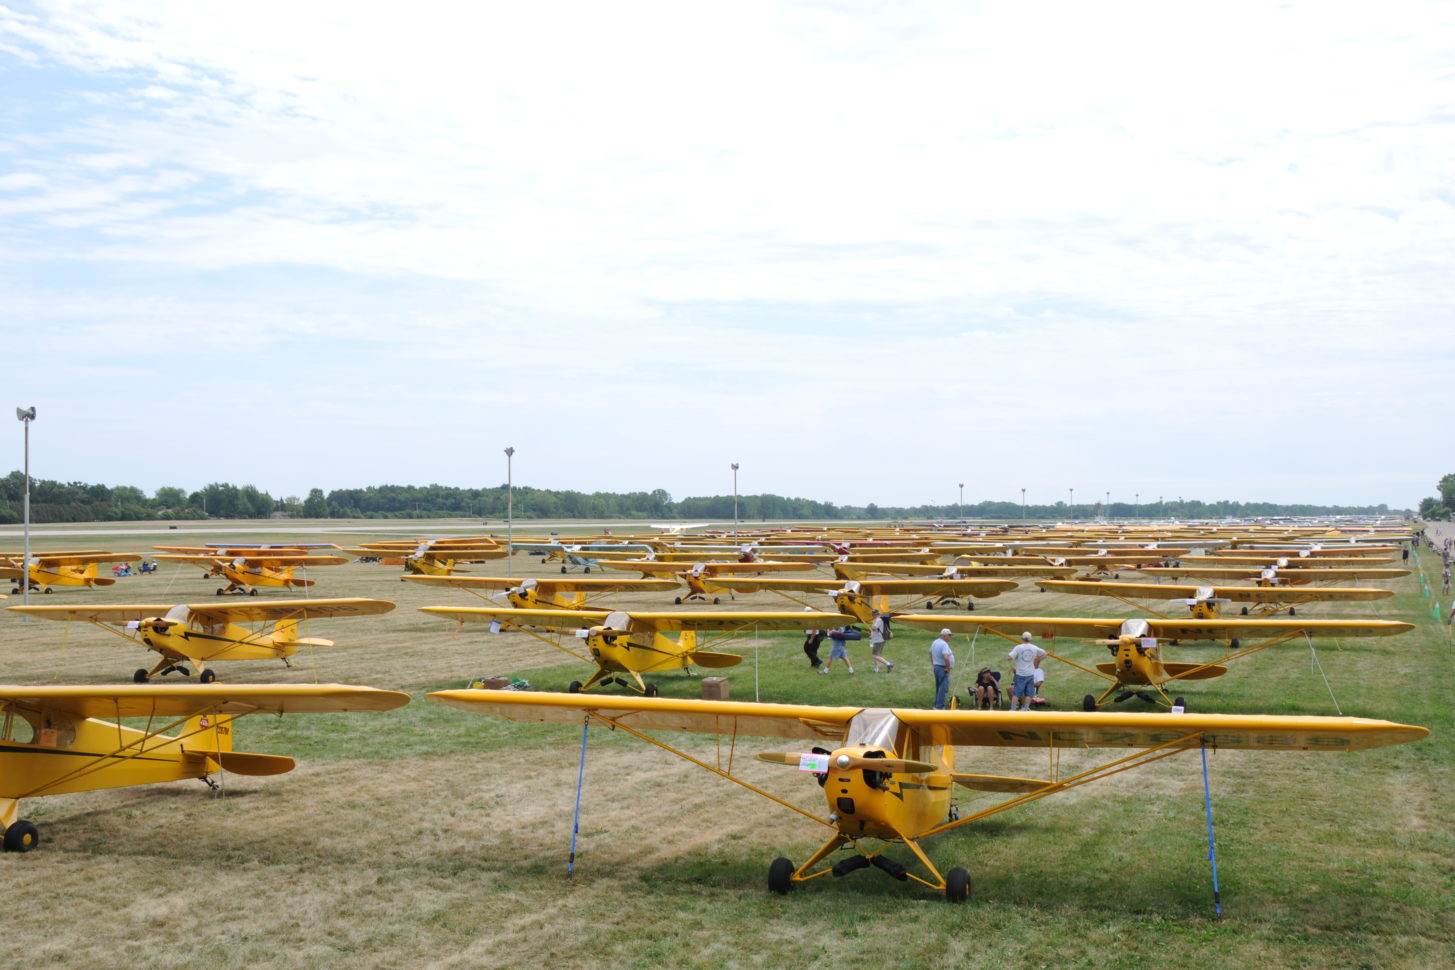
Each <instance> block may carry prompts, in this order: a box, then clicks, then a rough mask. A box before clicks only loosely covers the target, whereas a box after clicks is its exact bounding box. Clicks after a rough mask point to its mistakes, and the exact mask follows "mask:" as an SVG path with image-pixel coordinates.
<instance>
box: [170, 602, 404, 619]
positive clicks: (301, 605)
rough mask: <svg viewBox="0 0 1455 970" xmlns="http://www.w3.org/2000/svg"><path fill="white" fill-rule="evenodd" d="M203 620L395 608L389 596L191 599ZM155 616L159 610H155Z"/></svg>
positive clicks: (309, 616)
mask: <svg viewBox="0 0 1455 970" xmlns="http://www.w3.org/2000/svg"><path fill="white" fill-rule="evenodd" d="M187 609H188V610H190V611H191V613H192V619H193V620H194V621H195V622H200V623H255V622H260V621H271V620H290V619H322V618H325V617H334V616H377V615H379V614H380V613H388V612H389V611H390V610H392V609H394V604H393V603H391V602H389V601H388V600H373V599H361V598H346V599H306V600H300V599H291V600H251V601H238V602H236V603H218V602H216V601H215V600H214V601H210V602H205V603H188V604H187ZM152 615H153V616H155V615H157V614H152Z"/></svg>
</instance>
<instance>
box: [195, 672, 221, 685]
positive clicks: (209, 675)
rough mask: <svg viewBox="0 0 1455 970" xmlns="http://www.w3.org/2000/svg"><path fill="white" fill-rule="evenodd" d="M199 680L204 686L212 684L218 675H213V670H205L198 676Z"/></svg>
mask: <svg viewBox="0 0 1455 970" xmlns="http://www.w3.org/2000/svg"><path fill="white" fill-rule="evenodd" d="M197 679H198V680H200V681H202V683H204V684H210V683H212V682H213V681H214V680H216V679H217V674H215V673H213V672H212V671H211V670H204V671H202V673H200V674H198V675H197Z"/></svg>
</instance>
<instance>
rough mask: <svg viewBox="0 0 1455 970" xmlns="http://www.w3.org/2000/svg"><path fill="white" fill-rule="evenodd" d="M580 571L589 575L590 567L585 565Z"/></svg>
mask: <svg viewBox="0 0 1455 970" xmlns="http://www.w3.org/2000/svg"><path fill="white" fill-rule="evenodd" d="M581 571H582V572H584V573H586V574H587V575H590V573H591V567H590V566H587V567H586V568H585V569H583V570H581Z"/></svg>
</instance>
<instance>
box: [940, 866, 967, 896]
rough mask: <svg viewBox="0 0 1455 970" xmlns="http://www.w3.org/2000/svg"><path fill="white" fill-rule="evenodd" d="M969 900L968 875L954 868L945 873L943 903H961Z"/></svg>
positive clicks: (958, 867)
mask: <svg viewBox="0 0 1455 970" xmlns="http://www.w3.org/2000/svg"><path fill="white" fill-rule="evenodd" d="M969 898H970V873H968V872H966V871H965V869H963V868H962V867H960V866H956V867H955V868H953V869H951V870H950V871H949V872H947V873H945V901H946V902H950V903H963V902H964V901H965V900H967V899H969Z"/></svg>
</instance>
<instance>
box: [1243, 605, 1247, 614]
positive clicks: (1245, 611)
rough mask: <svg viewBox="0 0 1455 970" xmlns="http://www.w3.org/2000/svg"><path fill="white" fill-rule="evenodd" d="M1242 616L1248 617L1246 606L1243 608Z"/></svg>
mask: <svg viewBox="0 0 1455 970" xmlns="http://www.w3.org/2000/svg"><path fill="white" fill-rule="evenodd" d="M1242 615H1243V616H1247V615H1248V608H1247V607H1246V606H1245V607H1243V611H1242Z"/></svg>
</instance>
